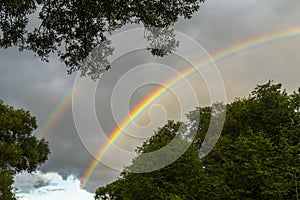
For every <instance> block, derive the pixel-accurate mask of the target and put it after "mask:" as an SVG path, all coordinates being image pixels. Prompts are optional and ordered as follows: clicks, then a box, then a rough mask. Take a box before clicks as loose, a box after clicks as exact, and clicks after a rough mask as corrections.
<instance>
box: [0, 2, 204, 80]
mask: <svg viewBox="0 0 300 200" xmlns="http://www.w3.org/2000/svg"><path fill="white" fill-rule="evenodd" d="M202 2H204V0H116V1H111V0H110V1H103V0H4V1H1V2H0V47H2V48H8V47H11V46H17V47H19V49H20V50H23V49H28V50H30V51H33V52H34V53H35V54H36V55H38V56H39V57H40V58H41V59H42V60H45V61H47V60H48V56H49V54H50V53H53V52H56V53H57V54H58V56H59V57H60V59H61V60H62V61H63V62H64V63H65V64H66V65H67V67H68V72H69V73H72V72H74V71H76V70H81V71H82V73H83V75H86V74H87V75H91V76H92V75H94V76H92V78H97V77H99V73H102V72H103V70H106V69H108V68H109V67H110V65H109V63H108V62H107V56H109V55H111V54H112V51H113V47H111V46H110V41H109V40H108V35H109V34H110V33H111V32H112V31H114V30H116V29H119V28H121V27H123V26H124V25H126V24H132V23H136V24H143V25H144V26H145V27H147V28H149V27H150V29H149V30H150V33H151V35H152V36H150V37H149V36H147V39H148V40H149V39H150V40H151V41H152V42H151V44H150V47H149V48H150V49H151V52H152V53H153V54H154V55H158V56H164V55H166V54H168V53H170V52H171V51H172V50H173V49H174V48H175V47H176V42H174V39H172V38H171V39H169V37H170V36H171V37H173V34H172V33H170V31H171V32H172V28H171V26H172V25H173V24H174V23H175V22H176V21H177V20H178V18H179V17H184V18H191V17H192V14H193V13H194V12H195V11H197V10H198V9H199V7H200V4H201V3H202ZM34 13H38V16H39V20H40V23H39V24H37V20H36V19H35V18H34V15H32V14H34ZM28 22H32V23H31V25H32V24H34V27H33V30H31V29H32V28H30V27H28ZM151 27H159V28H164V29H166V31H160V32H157V31H156V32H153V30H154V29H151ZM157 33H159V34H160V38H161V37H164V38H166V40H161V39H160V40H159V41H160V44H159V46H157V45H155V44H156V42H155V41H157V39H158V37H157ZM162 42H163V43H164V44H162ZM97 46H100V50H99V49H98V51H100V52H98V54H97V56H100V57H101V59H100V61H98V62H96V63H94V64H93V65H92V66H89V67H85V68H84V69H82V68H83V67H82V65H84V64H85V65H88V64H91V63H84V59H85V58H86V57H87V56H88V55H89V54H90V53H91V51H92V50H93V49H95V48H96V47H97Z"/></svg>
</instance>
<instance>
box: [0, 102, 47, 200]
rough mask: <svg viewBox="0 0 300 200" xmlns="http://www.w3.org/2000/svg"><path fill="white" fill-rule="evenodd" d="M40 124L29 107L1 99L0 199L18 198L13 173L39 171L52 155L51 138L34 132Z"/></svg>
mask: <svg viewBox="0 0 300 200" xmlns="http://www.w3.org/2000/svg"><path fill="white" fill-rule="evenodd" d="M36 128H37V124H36V118H35V117H32V116H31V115H30V113H29V112H28V111H25V110H23V109H14V108H13V107H11V106H8V105H5V104H4V103H3V102H2V101H0V200H10V199H15V196H14V194H13V191H12V189H13V188H12V184H13V175H15V174H17V173H20V172H22V171H27V172H32V171H35V170H36V169H37V167H38V166H39V165H41V164H42V163H44V162H45V161H46V160H47V158H48V155H49V153H50V150H49V147H48V143H47V141H46V140H45V139H40V140H39V139H37V138H36V137H35V136H34V135H32V131H33V130H34V129H36Z"/></svg>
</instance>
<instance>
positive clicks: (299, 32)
mask: <svg viewBox="0 0 300 200" xmlns="http://www.w3.org/2000/svg"><path fill="white" fill-rule="evenodd" d="M298 36H300V27H294V28H291V29H288V30H285V31H281V32H276V33H272V34H268V35H263V36H261V37H258V38H254V39H252V40H248V41H244V42H242V43H239V44H236V45H234V46H231V47H229V48H226V49H224V50H222V51H220V52H218V53H216V54H215V55H213V56H212V59H213V60H214V61H215V62H218V61H221V60H223V59H225V58H227V57H229V56H233V55H235V54H238V53H240V52H242V51H246V50H249V49H251V48H254V47H258V46H262V45H266V44H269V43H271V42H273V41H278V40H286V39H292V38H295V37H298ZM210 62H211V60H207V61H204V62H202V63H200V64H199V65H198V67H196V68H194V67H192V68H190V69H187V70H186V71H184V72H182V74H181V75H179V76H177V77H175V78H173V79H172V80H170V81H169V82H168V83H166V84H165V87H159V88H158V89H157V90H155V91H154V92H153V93H152V94H150V95H149V96H148V97H146V98H145V99H144V100H143V101H142V102H141V103H140V104H139V105H138V106H137V107H135V109H134V110H133V111H132V112H131V113H130V114H129V116H128V117H127V118H126V119H124V120H123V122H122V123H121V124H120V125H119V126H118V127H117V128H116V129H115V130H114V131H113V132H112V134H111V135H110V137H109V138H108V142H107V143H105V144H104V146H103V147H102V148H101V149H100V150H99V152H98V154H97V156H96V157H95V159H94V160H93V161H92V162H91V163H90V165H89V167H88V169H87V170H86V172H85V174H84V176H83V178H82V180H81V188H85V187H86V185H87V183H88V181H89V180H90V178H91V176H92V174H93V172H94V171H95V169H96V167H97V166H98V165H99V163H100V161H101V159H102V158H103V156H104V155H105V153H106V152H107V151H108V150H109V147H110V146H111V144H112V143H114V141H116V140H117V139H118V137H119V136H120V135H121V133H122V132H123V130H125V129H126V128H127V127H128V126H129V125H130V124H131V122H132V121H133V120H135V119H136V118H137V117H138V116H139V115H140V114H141V113H143V112H144V111H145V110H146V109H147V108H148V107H149V106H150V105H151V104H152V103H153V102H155V101H156V100H158V99H159V98H160V97H161V96H163V94H164V93H166V92H167V90H168V89H169V88H171V87H173V86H174V85H176V84H177V83H178V82H180V81H181V80H183V79H184V78H187V77H188V76H190V75H191V74H193V73H194V72H195V71H196V70H198V69H199V68H201V67H204V66H205V65H208V64H209V63H210Z"/></svg>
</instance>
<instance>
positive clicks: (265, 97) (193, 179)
mask: <svg viewBox="0 0 300 200" xmlns="http://www.w3.org/2000/svg"><path fill="white" fill-rule="evenodd" d="M226 109H227V110H226V112H227V115H226V119H225V124H224V128H223V130H222V135H221V136H220V138H219V140H218V143H217V144H216V146H215V147H214V148H213V150H212V151H211V152H210V153H209V154H208V155H207V156H206V157H203V158H201V159H200V158H199V157H198V153H199V152H198V151H199V148H200V146H201V145H202V143H203V141H204V137H205V134H206V131H207V129H208V127H209V125H210V118H211V110H212V109H211V107H198V108H197V109H196V110H195V111H192V112H189V113H188V114H187V117H188V118H189V119H190V120H193V119H195V118H196V117H199V115H198V113H199V111H200V124H199V126H198V133H197V135H196V138H195V140H194V141H193V143H192V145H191V146H190V148H189V149H188V150H187V151H186V152H185V153H184V154H183V155H182V156H181V157H180V158H179V159H178V160H176V161H175V162H174V163H172V164H171V165H169V166H167V167H165V168H163V169H160V170H157V171H154V172H150V173H144V174H134V173H130V167H129V168H126V169H129V170H125V171H124V172H123V173H122V174H121V177H120V178H119V179H118V180H117V181H116V182H113V183H111V184H108V185H107V186H104V187H100V188H99V189H98V190H97V191H96V196H95V198H96V199H105V198H106V199H109V197H110V199H195V200H196V199H203V200H206V199H207V200H208V199H232V200H233V199H261V200H271V199H295V200H298V199H299V197H300V194H299V190H300V174H299V172H300V88H299V89H298V91H295V92H294V93H292V94H287V92H286V91H285V90H283V91H282V90H281V84H273V83H272V82H271V81H269V82H268V83H266V84H264V85H258V86H257V87H256V88H255V89H254V90H253V92H252V93H251V94H250V95H249V97H247V98H241V99H236V100H235V101H234V102H232V103H230V104H228V105H227V107H226ZM176 124H177V126H176ZM178 124H180V122H177V123H175V122H169V123H168V124H167V125H166V126H164V127H163V128H161V129H159V130H158V131H157V132H156V134H155V135H154V136H153V137H151V138H150V139H149V140H148V141H146V142H145V143H144V145H143V146H141V147H139V148H138V151H139V152H140V153H143V152H149V151H150V152H151V151H153V150H156V149H159V148H161V147H162V146H164V145H166V144H168V142H169V141H170V140H171V139H172V138H173V137H174V136H175V135H176V134H177V129H176V127H178ZM135 160H136V158H135V159H134V160H133V164H134V162H135Z"/></svg>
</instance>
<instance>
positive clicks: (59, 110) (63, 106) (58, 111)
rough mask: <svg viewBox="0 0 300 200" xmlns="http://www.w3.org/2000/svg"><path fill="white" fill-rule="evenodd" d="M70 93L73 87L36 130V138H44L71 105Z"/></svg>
mask: <svg viewBox="0 0 300 200" xmlns="http://www.w3.org/2000/svg"><path fill="white" fill-rule="evenodd" d="M72 92H73V87H71V88H70V89H69V90H68V91H67V92H66V93H65V95H63V97H62V99H61V100H60V101H59V103H58V104H57V105H56V106H55V107H54V109H52V112H50V114H49V115H48V116H47V118H46V120H45V122H44V123H43V124H42V126H41V127H40V128H39V129H38V131H37V133H36V136H37V137H38V138H42V137H45V136H46V134H47V133H49V132H50V129H51V127H52V126H54V124H56V122H57V121H58V120H59V119H60V116H62V114H63V113H64V112H65V111H66V110H67V109H68V108H69V107H70V105H71V104H72Z"/></svg>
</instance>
